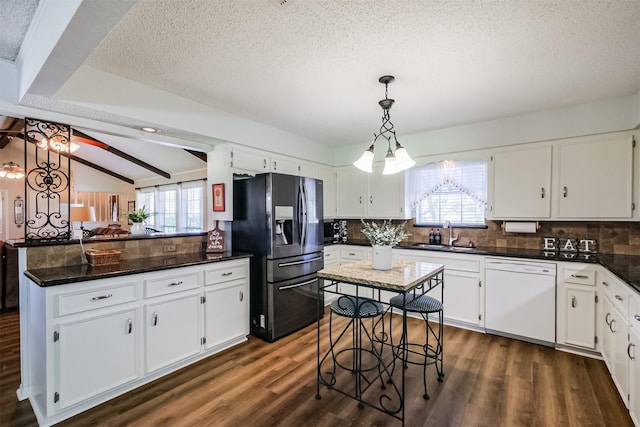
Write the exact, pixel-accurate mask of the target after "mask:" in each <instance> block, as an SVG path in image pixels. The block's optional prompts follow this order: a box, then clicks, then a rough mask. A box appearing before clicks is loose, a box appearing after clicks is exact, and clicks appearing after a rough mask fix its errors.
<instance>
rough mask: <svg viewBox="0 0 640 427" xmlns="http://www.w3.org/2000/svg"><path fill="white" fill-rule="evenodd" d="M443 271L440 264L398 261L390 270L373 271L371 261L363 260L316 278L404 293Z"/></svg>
mask: <svg viewBox="0 0 640 427" xmlns="http://www.w3.org/2000/svg"><path fill="white" fill-rule="evenodd" d="M443 270H444V266H443V265H442V264H433V263H430V262H420V261H400V260H394V261H393V265H392V268H391V270H374V269H372V268H371V260H369V259H364V260H361V261H356V262H352V263H349V264H345V265H341V266H339V267H334V268H328V269H323V270H320V271H319V272H318V277H322V278H325V279H333V280H338V281H342V282H351V283H358V284H362V285H366V286H373V287H376V288H382V289H392V290H396V291H406V290H410V289H412V288H413V287H415V286H416V285H419V284H420V283H423V282H424V281H425V280H427V279H428V278H430V277H432V276H434V275H435V274H437V273H439V272H441V271H443Z"/></svg>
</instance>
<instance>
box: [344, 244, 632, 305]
mask: <svg viewBox="0 0 640 427" xmlns="http://www.w3.org/2000/svg"><path fill="white" fill-rule="evenodd" d="M340 244H342V243H336V244H335V245H340ZM343 244H346V245H357V246H371V244H370V243H369V241H368V240H349V241H347V242H345V243H343ZM415 245H416V244H415V243H405V244H402V243H401V244H400V245H399V246H395V248H396V249H413V250H423V251H432V252H442V253H462V254H471V255H485V256H504V257H511V258H527V259H539V260H545V261H568V262H582V263H593V264H600V265H602V266H603V267H605V268H606V269H608V270H609V271H611V272H612V273H613V274H615V275H616V276H618V277H619V278H620V279H621V280H623V281H625V282H626V283H628V284H629V285H630V286H631V287H632V288H633V289H635V290H636V291H637V292H639V293H640V255H615V254H602V253H584V252H578V253H576V252H547V251H543V250H538V249H519V248H493V247H491V248H489V247H476V248H464V249H461V248H460V247H453V248H450V247H447V246H436V245H426V246H415Z"/></svg>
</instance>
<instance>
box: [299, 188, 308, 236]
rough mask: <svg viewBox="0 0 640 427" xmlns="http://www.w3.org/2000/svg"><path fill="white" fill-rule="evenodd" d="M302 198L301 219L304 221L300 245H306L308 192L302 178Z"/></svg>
mask: <svg viewBox="0 0 640 427" xmlns="http://www.w3.org/2000/svg"><path fill="white" fill-rule="evenodd" d="M300 200H301V204H302V213H301V215H300V220H301V222H302V233H301V234H300V246H302V247H304V246H305V245H306V244H307V221H308V219H307V217H308V215H307V193H306V190H305V187H304V181H303V180H302V178H300Z"/></svg>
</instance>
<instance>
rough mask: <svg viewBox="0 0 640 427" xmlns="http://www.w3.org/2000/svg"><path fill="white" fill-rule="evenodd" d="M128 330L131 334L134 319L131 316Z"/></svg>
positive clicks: (128, 321) (128, 320)
mask: <svg viewBox="0 0 640 427" xmlns="http://www.w3.org/2000/svg"><path fill="white" fill-rule="evenodd" d="M127 331H128V333H129V334H130V333H131V332H132V331H133V320H131V318H128V319H127Z"/></svg>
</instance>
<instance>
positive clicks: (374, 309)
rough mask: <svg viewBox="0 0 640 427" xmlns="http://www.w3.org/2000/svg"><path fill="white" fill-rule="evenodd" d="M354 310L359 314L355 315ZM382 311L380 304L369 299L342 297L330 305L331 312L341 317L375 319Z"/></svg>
mask: <svg viewBox="0 0 640 427" xmlns="http://www.w3.org/2000/svg"><path fill="white" fill-rule="evenodd" d="M356 310H359V311H360V313H359V314H357V315H356ZM383 311H384V308H383V307H382V304H380V303H379V302H378V301H374V300H372V299H369V298H361V297H358V298H356V297H353V296H350V295H343V296H341V297H340V298H338V299H337V300H335V301H333V302H332V303H331V312H333V313H335V314H337V315H339V316H343V317H352V318H355V317H360V318H366V317H375V316H378V315H380V314H381V313H382V312H383Z"/></svg>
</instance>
